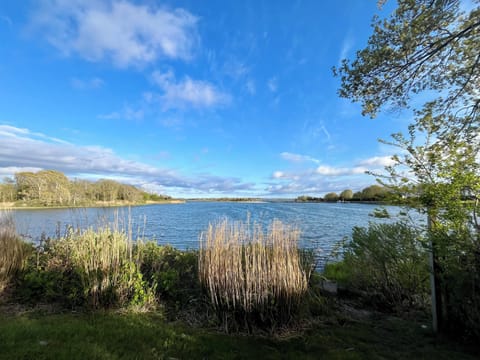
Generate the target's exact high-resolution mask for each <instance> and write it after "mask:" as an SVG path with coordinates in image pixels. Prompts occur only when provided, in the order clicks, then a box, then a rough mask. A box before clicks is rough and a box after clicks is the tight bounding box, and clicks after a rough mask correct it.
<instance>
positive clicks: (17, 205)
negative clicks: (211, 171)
mask: <svg viewBox="0 0 480 360" xmlns="http://www.w3.org/2000/svg"><path fill="white" fill-rule="evenodd" d="M183 203H185V200H180V199H171V200H147V201H137V202H135V201H94V202H88V203H82V204H79V205H71V204H70V205H44V204H39V203H34V202H23V201H15V202H0V209H10V210H19V209H24V210H36V209H79V208H86V207H98V208H103V207H124V206H143V205H159V204H183Z"/></svg>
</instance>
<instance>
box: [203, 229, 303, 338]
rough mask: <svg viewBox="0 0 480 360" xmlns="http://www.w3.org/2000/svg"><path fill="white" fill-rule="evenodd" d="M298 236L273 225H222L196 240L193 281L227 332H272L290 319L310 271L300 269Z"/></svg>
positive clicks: (297, 304)
mask: <svg viewBox="0 0 480 360" xmlns="http://www.w3.org/2000/svg"><path fill="white" fill-rule="evenodd" d="M298 239H299V231H298V230H297V229H295V228H292V227H290V226H286V225H284V224H282V223H281V222H280V221H278V220H275V221H273V222H272V224H271V225H270V228H269V230H268V231H267V232H266V233H264V232H263V230H262V228H261V226H260V225H258V224H254V225H253V228H251V227H250V225H249V224H245V223H242V222H234V223H231V222H229V221H228V220H224V221H222V222H220V223H218V224H216V225H211V224H210V225H209V227H208V230H207V231H206V232H203V233H202V234H201V236H200V254H199V263H198V264H199V265H198V266H199V277H200V281H201V283H202V284H203V286H204V287H205V289H206V290H207V292H208V294H209V296H210V299H211V302H212V304H213V306H214V308H215V309H216V310H217V313H218V315H219V316H220V319H221V321H222V323H223V325H224V326H225V328H226V329H227V330H228V321H229V319H232V320H233V323H234V324H233V325H235V326H242V325H245V326H247V327H248V329H249V330H251V328H252V326H254V325H258V326H261V327H268V328H272V327H274V326H276V325H281V324H284V323H287V322H289V321H290V320H291V319H292V318H293V316H294V315H295V312H296V310H297V309H298V306H299V304H300V303H301V301H302V299H303V297H304V295H305V293H306V291H307V286H308V279H309V274H310V269H305V268H303V267H302V264H301V256H300V253H299V250H298Z"/></svg>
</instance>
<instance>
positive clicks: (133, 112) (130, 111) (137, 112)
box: [97, 105, 145, 120]
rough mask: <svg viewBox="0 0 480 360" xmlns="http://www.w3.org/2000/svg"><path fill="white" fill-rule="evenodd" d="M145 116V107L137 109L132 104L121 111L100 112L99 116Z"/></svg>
mask: <svg viewBox="0 0 480 360" xmlns="http://www.w3.org/2000/svg"><path fill="white" fill-rule="evenodd" d="M144 116H145V111H144V109H142V108H138V109H136V108H134V107H132V106H130V105H125V106H124V107H123V109H121V110H119V111H113V112H111V113H107V114H100V115H98V116H97V117H98V118H99V119H104V120H142V119H143V118H144Z"/></svg>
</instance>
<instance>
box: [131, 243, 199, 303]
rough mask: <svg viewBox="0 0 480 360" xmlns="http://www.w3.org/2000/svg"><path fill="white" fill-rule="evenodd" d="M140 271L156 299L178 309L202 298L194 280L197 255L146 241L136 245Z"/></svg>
mask: <svg viewBox="0 0 480 360" xmlns="http://www.w3.org/2000/svg"><path fill="white" fill-rule="evenodd" d="M137 251H138V253H139V257H140V263H141V266H140V270H141V272H142V274H143V276H144V278H145V279H146V281H148V282H149V284H150V286H155V287H156V292H157V294H158V296H159V297H160V299H161V300H162V301H164V302H166V303H167V305H173V306H174V307H175V308H177V309H178V308H181V307H184V306H186V305H188V304H189V303H191V302H192V301H195V300H197V299H199V298H200V297H201V295H202V292H201V287H200V283H199V280H198V268H197V263H198V252H196V251H180V250H177V249H175V248H173V247H172V246H169V245H167V246H160V245H158V244H156V243H154V242H147V243H145V244H142V245H139V246H138V250H137Z"/></svg>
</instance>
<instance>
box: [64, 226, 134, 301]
mask: <svg viewBox="0 0 480 360" xmlns="http://www.w3.org/2000/svg"><path fill="white" fill-rule="evenodd" d="M66 241H68V248H69V253H70V256H71V259H72V262H73V264H74V266H76V267H78V268H80V269H81V270H82V273H83V274H84V276H83V281H84V282H85V287H86V288H87V289H89V291H90V295H91V297H92V305H93V306H94V307H96V306H97V305H98V301H99V296H100V295H101V294H102V293H103V292H104V291H106V290H108V289H109V288H117V285H118V283H119V282H120V278H121V277H122V276H124V270H125V269H124V268H123V267H124V266H125V264H126V263H127V262H129V261H132V260H133V259H132V252H131V248H132V246H133V245H132V242H131V241H129V239H128V237H127V235H126V234H125V233H124V232H119V231H116V230H112V229H111V228H109V227H107V226H105V227H104V228H101V229H98V230H93V229H91V228H90V229H87V230H85V231H83V232H82V233H81V234H79V235H78V236H74V237H72V238H70V239H67V240H66ZM118 290H120V291H121V290H122V289H118ZM120 295H121V294H120Z"/></svg>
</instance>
